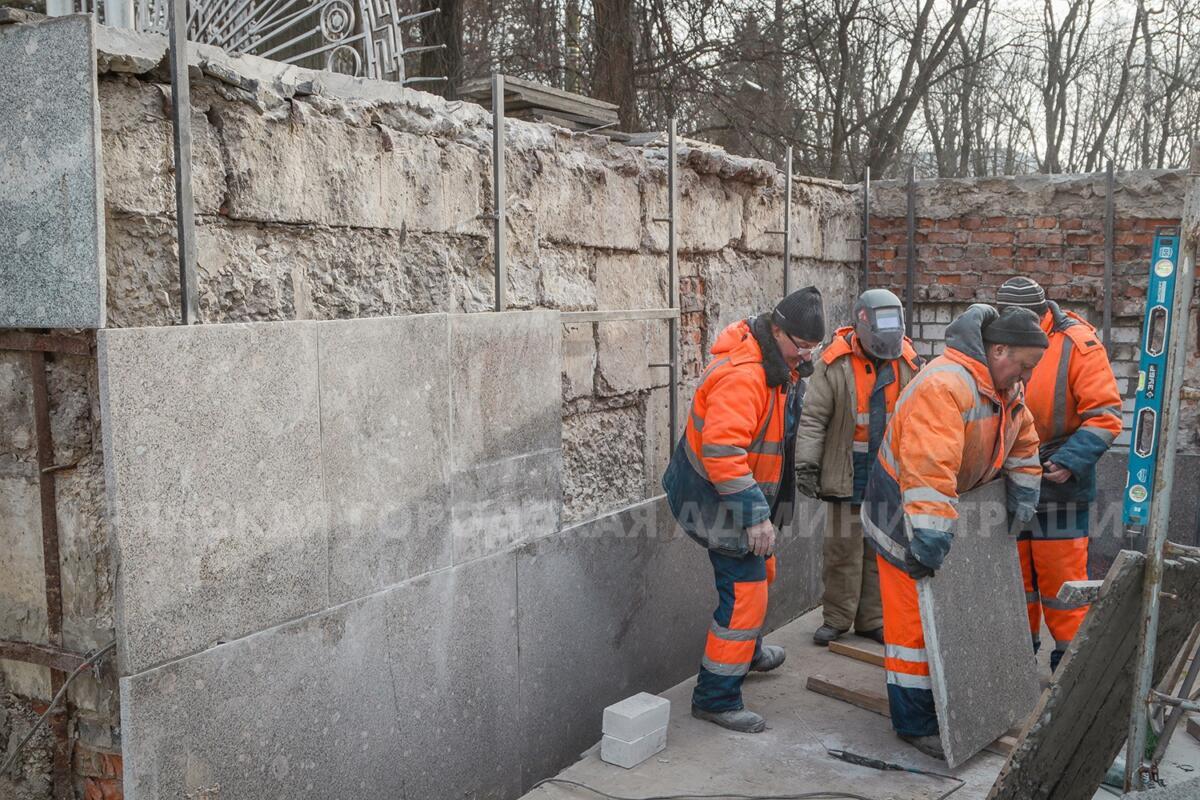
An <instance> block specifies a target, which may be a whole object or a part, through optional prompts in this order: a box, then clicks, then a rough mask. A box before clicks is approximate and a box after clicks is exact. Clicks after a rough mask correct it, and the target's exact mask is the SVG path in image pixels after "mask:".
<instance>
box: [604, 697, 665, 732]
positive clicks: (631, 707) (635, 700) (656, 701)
mask: <svg viewBox="0 0 1200 800" xmlns="http://www.w3.org/2000/svg"><path fill="white" fill-rule="evenodd" d="M670 719H671V701H670V700H667V699H666V698H665V697H658V696H656V695H652V694H649V693H647V692H638V693H637V694H635V695H633V696H632V697H626V698H625V699H624V700H622V701H621V702H619V703H613V704H612V705H611V706H609V707H608V708H606V709H604V720H603V724H602V727H601V731H603V733H604V734H605V735H606V736H612V737H614V738H616V739H622V740H624V741H626V742H632V741H633V740H635V739H640V738H641V737H643V736H646V735H648V734H651V733H654V732H655V731H657V730H659V729H660V728H665V727H666V726H667V723H668V722H669V721H670Z"/></svg>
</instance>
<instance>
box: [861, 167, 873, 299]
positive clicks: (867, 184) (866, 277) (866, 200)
mask: <svg viewBox="0 0 1200 800" xmlns="http://www.w3.org/2000/svg"><path fill="white" fill-rule="evenodd" d="M870 255H871V168H870V167H868V168H866V175H865V178H864V179H863V277H862V282H863V283H862V289H860V291H866V290H868V289H870V288H871V287H870V284H869V283H868V281H870V272H869V270H868V259H869V258H870Z"/></svg>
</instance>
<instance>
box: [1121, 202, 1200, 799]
mask: <svg viewBox="0 0 1200 800" xmlns="http://www.w3.org/2000/svg"><path fill="white" fill-rule="evenodd" d="M1185 222H1186V220H1185ZM1183 230H1184V231H1186V230H1187V226H1186V225H1185V226H1184V228H1183ZM1179 242H1180V253H1179V267H1178V269H1179V274H1178V275H1176V278H1175V294H1176V296H1175V303H1174V308H1173V310H1172V317H1171V320H1172V321H1171V323H1170V324H1171V338H1170V344H1169V349H1168V351H1167V364H1168V365H1169V366H1168V369H1167V371H1166V372H1167V374H1166V380H1165V381H1164V384H1163V396H1164V398H1165V400H1166V403H1165V404H1164V407H1163V415H1162V420H1161V422H1160V423H1159V430H1160V431H1161V435H1162V436H1163V437H1164V438H1163V448H1162V450H1161V454H1160V456H1159V461H1160V463H1159V465H1158V469H1157V470H1156V471H1155V476H1154V494H1153V498H1154V500H1153V503H1152V505H1151V506H1150V519H1149V525H1148V540H1147V545H1146V574H1145V578H1144V583H1143V587H1142V618H1141V621H1140V623H1139V632H1138V668H1137V672H1136V674H1135V676H1134V690H1133V704H1132V705H1133V707H1132V710H1131V711H1130V714H1129V738H1128V740H1127V746H1126V751H1125V790H1126V791H1142V790H1143V789H1145V788H1147V787H1146V784H1145V780H1144V775H1143V765H1144V763H1145V752H1146V711H1147V708H1148V705H1149V703H1150V700H1151V694H1150V692H1151V683H1152V682H1153V678H1154V654H1155V648H1156V646H1157V643H1158V642H1157V640H1158V617H1159V603H1160V597H1159V593H1160V591H1161V588H1162V575H1163V548H1164V546H1165V545H1166V541H1167V532H1168V525H1169V522H1170V517H1171V488H1172V487H1173V486H1174V485H1175V453H1176V450H1177V449H1178V447H1179V406H1180V394H1181V389H1182V388H1183V383H1184V367H1185V365H1186V361H1187V355H1188V352H1187V346H1188V338H1189V337H1188V334H1189V333H1190V332H1191V325H1189V324H1188V320H1189V316H1190V312H1191V307H1192V293H1193V289H1194V288H1195V282H1196V249H1195V243H1194V242H1192V241H1191V240H1189V239H1188V238H1187V236H1186V235H1182V236H1180V240H1179Z"/></svg>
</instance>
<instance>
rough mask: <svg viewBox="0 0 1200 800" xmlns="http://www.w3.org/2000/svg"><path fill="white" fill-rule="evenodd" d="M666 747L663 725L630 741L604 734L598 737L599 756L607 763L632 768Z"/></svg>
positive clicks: (665, 731) (665, 732) (665, 733)
mask: <svg viewBox="0 0 1200 800" xmlns="http://www.w3.org/2000/svg"><path fill="white" fill-rule="evenodd" d="M666 747H667V728H666V726H665V725H664V726H663V727H661V728H659V729H658V730H656V731H652V732H650V733H647V734H646V735H645V736H641V737H638V738H637V739H634V740H633V741H630V742H627V741H625V740H624V739H618V738H616V737H615V736H609V735H608V734H605V735H604V736H603V737H602V738H601V739H600V758H601V760H603V761H605V762H607V763H609V764H615V765H617V766H618V767H624V768H625V769H633V768H634V767H636V766H637V765H638V764H640V763H642V762H643V761H645V760H646V759H647V758H649V757H650V756H652V755H654V754H655V753H661V752H662V751H663V750H664V749H666Z"/></svg>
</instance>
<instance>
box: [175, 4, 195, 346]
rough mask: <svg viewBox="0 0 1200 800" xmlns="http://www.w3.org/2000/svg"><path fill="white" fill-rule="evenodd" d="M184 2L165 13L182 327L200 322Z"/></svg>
mask: <svg viewBox="0 0 1200 800" xmlns="http://www.w3.org/2000/svg"><path fill="white" fill-rule="evenodd" d="M186 2H187V0H171V2H170V5H169V6H168V11H167V17H168V19H167V30H168V31H169V33H170V49H169V57H170V62H171V127H172V130H173V133H174V137H173V138H174V145H175V148H174V149H175V235H176V241H177V246H178V248H179V306H180V320H181V321H182V322H183V324H184V325H194V324H196V323H197V322H199V321H200V304H199V300H198V299H197V294H196V212H195V204H194V200H193V198H192V100H191V91H190V89H189V85H188V58H187V31H186V25H187V8H186Z"/></svg>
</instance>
